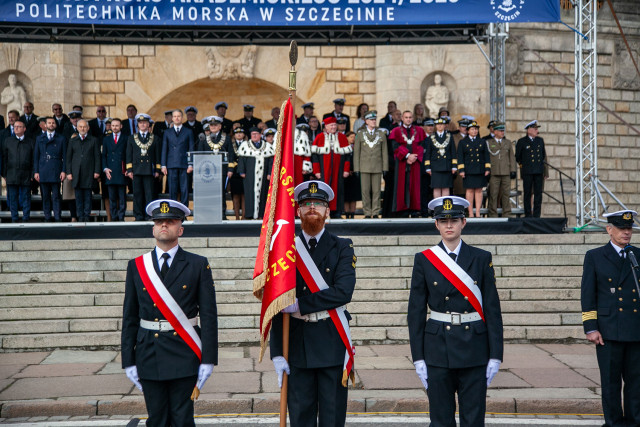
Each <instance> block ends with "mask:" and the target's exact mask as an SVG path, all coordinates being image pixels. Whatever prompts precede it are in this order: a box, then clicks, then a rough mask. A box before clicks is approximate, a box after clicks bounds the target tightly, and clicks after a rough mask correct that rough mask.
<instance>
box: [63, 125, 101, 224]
mask: <svg viewBox="0 0 640 427" xmlns="http://www.w3.org/2000/svg"><path fill="white" fill-rule="evenodd" d="M100 166H101V159H100V145H99V143H98V141H97V140H96V138H94V137H93V136H91V135H89V123H87V121H86V120H78V135H77V136H75V137H72V138H71V140H69V144H68V146H67V165H66V167H67V178H68V179H69V181H71V184H72V185H73V188H74V190H75V196H76V211H77V213H78V221H80V222H88V221H89V217H90V216H91V188H92V187H93V182H94V180H96V179H98V178H99V177H100Z"/></svg>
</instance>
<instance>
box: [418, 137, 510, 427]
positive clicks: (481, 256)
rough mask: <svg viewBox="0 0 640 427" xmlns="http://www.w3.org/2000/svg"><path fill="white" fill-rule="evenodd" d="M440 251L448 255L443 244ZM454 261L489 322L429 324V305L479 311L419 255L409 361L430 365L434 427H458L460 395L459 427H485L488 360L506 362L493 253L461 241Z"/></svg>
mask: <svg viewBox="0 0 640 427" xmlns="http://www.w3.org/2000/svg"><path fill="white" fill-rule="evenodd" d="M452 142H453V140H452ZM439 246H440V247H442V248H443V249H444V250H445V252H448V250H447V249H446V248H445V246H444V244H443V243H442V242H440V243H439ZM456 262H457V263H458V265H459V266H460V267H461V268H462V269H463V270H464V271H466V272H467V274H468V275H469V276H470V277H471V278H472V279H473V280H474V282H475V283H476V284H477V286H478V287H479V288H480V291H481V293H482V299H483V311H484V315H485V321H483V320H477V321H474V322H468V323H462V324H461V325H453V324H451V323H448V322H440V321H436V320H433V319H429V320H426V319H427V306H428V307H429V308H430V309H432V310H435V311H438V312H440V313H472V312H475V309H474V308H473V306H472V305H471V303H470V302H469V301H468V300H467V299H466V298H465V297H464V296H463V295H462V293H460V292H459V291H458V290H457V288H456V287H455V286H453V284H451V282H449V281H448V280H447V279H445V277H444V275H443V274H442V273H440V271H438V270H437V269H436V268H435V267H434V266H433V265H432V264H431V262H430V261H429V260H428V259H427V257H426V256H425V255H424V254H423V253H418V254H416V256H415V259H414V263H413V274H412V276H411V291H410V295H409V308H408V314H407V321H408V324H409V340H410V344H411V356H412V357H413V360H414V361H417V360H424V361H425V362H426V364H427V374H428V377H429V378H428V383H429V388H428V389H427V395H428V397H429V408H430V417H431V426H432V427H455V425H456V423H455V418H454V416H455V410H456V402H455V393H456V392H457V393H458V401H459V404H460V425H461V427H464V426H483V425H484V414H485V409H486V394H487V379H486V368H487V364H488V362H489V359H498V360H503V358H502V355H503V341H502V330H503V329H502V314H501V311H500V300H499V299H498V291H497V289H496V281H495V275H494V271H493V264H492V261H491V253H489V252H487V251H484V250H482V249H478V248H474V247H473V246H469V245H467V244H466V243H464V242H461V247H460V253H459V254H458V256H457V260H456Z"/></svg>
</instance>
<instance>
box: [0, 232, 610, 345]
mask: <svg viewBox="0 0 640 427" xmlns="http://www.w3.org/2000/svg"><path fill="white" fill-rule="evenodd" d="M438 241H439V238H438V237H437V236H354V237H353V242H354V247H355V250H356V255H357V256H358V263H357V277H358V280H357V284H356V291H355V293H354V296H353V301H352V302H351V304H349V311H350V312H351V314H352V316H353V321H352V322H351V325H352V335H353V338H354V341H355V342H356V343H397V342H406V341H407V340H408V333H407V327H406V309H407V300H408V297H409V288H410V282H411V269H412V264H413V256H414V254H415V253H416V252H419V251H422V250H424V249H425V248H427V247H429V246H431V245H433V244H435V243H437V242H438ZM465 241H466V242H467V243H469V244H472V245H476V246H479V247H481V248H483V249H486V250H489V251H491V252H492V253H493V263H494V266H495V273H496V278H497V284H498V289H499V293H500V298H501V301H502V311H503V319H504V325H505V338H506V339H508V340H512V341H539V340H568V339H569V340H570V339H574V338H583V337H584V334H583V332H582V326H581V316H580V277H581V274H582V260H583V256H584V253H585V251H586V250H587V249H590V248H593V247H596V246H598V245H601V244H603V243H605V242H607V241H608V238H607V236H606V234H605V233H597V234H563V235H491V236H489V235H487V236H485V235H474V236H467V237H466V238H465ZM181 244H182V246H183V247H185V248H186V249H187V250H190V251H193V252H196V253H198V254H201V255H203V256H206V257H208V259H209V262H210V264H211V268H212V270H213V275H214V280H215V282H216V290H217V299H218V315H219V325H220V332H219V338H220V342H221V344H222V345H227V346H236V345H245V344H255V343H257V342H258V332H257V331H258V323H259V313H260V305H259V302H258V301H257V300H256V299H255V298H254V297H253V295H252V293H251V290H252V281H251V275H252V273H253V265H254V256H255V253H256V248H257V244H258V239H257V238H227V237H226V238H215V237H211V238H185V239H182V240H181ZM152 245H153V241H152V239H135V240H79V241H50V240H45V241H13V242H12V241H2V242H0V267H1V270H0V339H1V346H0V352H7V351H35V350H43V349H52V348H86V349H95V348H117V347H119V344H120V332H119V331H120V328H121V314H122V308H121V307H122V300H123V292H124V278H125V270H126V265H127V261H128V260H129V259H131V258H133V257H135V256H138V255H140V254H142V253H144V252H145V251H147V250H149V248H151V247H152Z"/></svg>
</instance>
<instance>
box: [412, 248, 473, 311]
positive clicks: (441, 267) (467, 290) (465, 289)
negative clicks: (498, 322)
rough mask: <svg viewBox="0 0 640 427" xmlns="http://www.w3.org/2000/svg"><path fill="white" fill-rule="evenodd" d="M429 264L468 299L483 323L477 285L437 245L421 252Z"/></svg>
mask: <svg viewBox="0 0 640 427" xmlns="http://www.w3.org/2000/svg"><path fill="white" fill-rule="evenodd" d="M422 253H423V254H424V256H426V257H427V259H428V260H429V262H431V264H433V266H434V267H435V268H436V269H437V270H438V271H439V272H440V273H442V275H443V276H444V277H445V278H446V279H447V280H448V281H449V282H451V284H452V285H453V286H455V287H456V289H457V290H459V291H460V293H461V294H462V295H464V296H465V297H467V298H469V302H470V303H471V305H472V306H473V308H475V309H476V311H477V312H478V313H480V317H482V320H483V321H484V311H483V310H482V293H481V292H480V288H478V285H476V284H475V283H473V279H472V278H471V276H469V275H468V274H467V272H466V271H464V270H463V269H462V268H460V266H459V265H458V264H457V263H456V262H455V261H454V260H453V259H451V257H450V256H449V255H448V254H447V253H446V252H445V251H444V250H443V249H442V248H441V247H440V246H438V245H436V246H434V247H432V248H429V249H427V250H426V251H423V252H422Z"/></svg>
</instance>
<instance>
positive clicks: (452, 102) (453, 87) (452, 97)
mask: <svg viewBox="0 0 640 427" xmlns="http://www.w3.org/2000/svg"><path fill="white" fill-rule="evenodd" d="M436 74H439V75H440V76H441V77H442V85H443V86H445V87H446V88H447V89H449V105H448V108H449V111H450V113H451V114H456V112H457V109H456V107H457V105H456V104H457V96H456V95H457V89H458V82H457V81H456V79H455V77H453V76H452V75H451V74H449V73H447V72H446V71H444V70H437V71H432V72H431V73H429V74H427V76H426V77H425V78H424V79H423V80H422V84H421V85H420V103H421V104H423V105H424V106H425V112H427V113H428V110H427V106H426V104H425V96H426V95H427V89H428V88H429V86H432V85H433V84H434V80H435V76H436Z"/></svg>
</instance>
